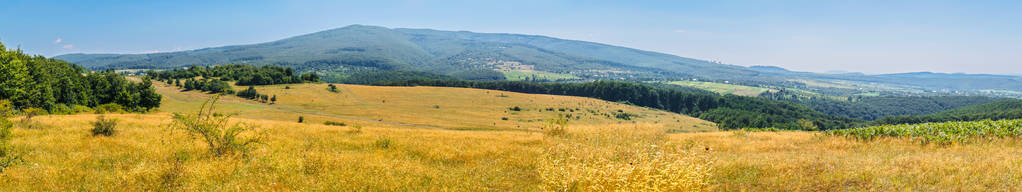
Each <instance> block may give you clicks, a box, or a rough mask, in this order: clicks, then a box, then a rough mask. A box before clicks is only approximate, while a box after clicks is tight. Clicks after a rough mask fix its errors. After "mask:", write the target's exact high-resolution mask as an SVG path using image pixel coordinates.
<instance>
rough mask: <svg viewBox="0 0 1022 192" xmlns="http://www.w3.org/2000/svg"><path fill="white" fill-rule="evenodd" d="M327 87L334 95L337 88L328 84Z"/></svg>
mask: <svg viewBox="0 0 1022 192" xmlns="http://www.w3.org/2000/svg"><path fill="white" fill-rule="evenodd" d="M328 86H330V92H334V93H337V86H336V85H334V84H330V85H328Z"/></svg>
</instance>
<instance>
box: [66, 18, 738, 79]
mask: <svg viewBox="0 0 1022 192" xmlns="http://www.w3.org/2000/svg"><path fill="white" fill-rule="evenodd" d="M56 58H58V59H62V60H66V61H69V62H72V63H76V64H79V65H82V66H85V67H87V68H91V69H105V68H118V69H122V68H176V67H185V66H191V65H197V66H207V65H218V64H228V63H243V64H255V65H282V66H291V67H295V68H297V69H299V70H307V71H320V72H339V73H353V72H364V71H378V70H421V71H430V72H435V73H440V74H458V72H465V71H469V72H472V71H484V72H492V71H493V70H501V71H543V72H551V73H561V74H572V75H577V76H580V77H586V78H612V77H617V76H621V77H629V78H634V77H637V76H638V77H687V76H702V77H711V76H720V75H736V74H742V75H755V73H756V72H754V71H751V70H747V69H744V68H743V67H738V66H730V65H721V64H716V63H711V62H707V61H702V60H697V59H690V58H683V57H678V56H673V55H668V54H662V53H656V52H649V51H642V50H637V49H630V48H624V47H618V46H611V45H605V44H599V43H591V42H583V41H573V40H563V39H556V38H550V37H544V36H534V35H517V34H490V33H472V32H464V31H460V32H453V31H437V30H428V29H402V28H397V29H389V28H384V27H376V26H365V25H352V26H347V27H342V28H337V29H332V30H327V31H321V32H317V33H312V34H307V35H301V36H296V37H291V38H287V39H283V40H278V41H273V42H267V43H259V44H252V45H239V46H226V47H216V48H206V49H199V50H191V51H182V52H169V53H152V54H124V55H116V54H69V55H61V56H57V57H56Z"/></svg>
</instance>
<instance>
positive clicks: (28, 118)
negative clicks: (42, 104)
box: [18, 107, 46, 129]
mask: <svg viewBox="0 0 1022 192" xmlns="http://www.w3.org/2000/svg"><path fill="white" fill-rule="evenodd" d="M22 113H24V114H25V117H23V118H22V119H21V121H20V122H18V125H19V126H21V127H22V128H26V129H40V128H42V127H43V126H42V125H40V124H39V123H37V122H35V121H32V118H34V117H35V116H36V115H45V114H46V110H43V109H40V108H34V107H30V108H25V109H22Z"/></svg>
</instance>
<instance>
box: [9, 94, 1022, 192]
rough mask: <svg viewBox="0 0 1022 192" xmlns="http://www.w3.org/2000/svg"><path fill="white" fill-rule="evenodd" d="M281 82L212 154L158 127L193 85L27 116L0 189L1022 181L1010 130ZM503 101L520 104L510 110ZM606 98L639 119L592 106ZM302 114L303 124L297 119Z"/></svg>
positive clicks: (197, 97)
mask: <svg viewBox="0 0 1022 192" xmlns="http://www.w3.org/2000/svg"><path fill="white" fill-rule="evenodd" d="M288 86H291V87H292V89H283V85H275V86H260V87H258V88H257V89H259V91H260V92H261V93H269V94H271V95H274V94H276V95H277V96H278V104H274V105H269V104H263V103H258V102H253V101H248V100H243V99H239V98H236V97H233V96H228V97H224V98H225V99H224V101H222V102H221V104H222V105H221V109H223V111H228V112H237V113H238V116H237V117H236V118H235V119H234V120H235V121H239V122H246V123H250V124H255V125H258V126H259V127H260V130H262V131H265V135H266V136H267V138H266V140H265V143H264V144H260V145H259V146H258V147H257V148H256V149H255V150H254V151H252V152H251V153H250V154H249V155H248V156H247V157H241V156H230V157H214V156H213V155H211V154H210V153H209V152H208V151H207V149H206V148H205V147H206V146H204V144H203V143H201V142H200V141H197V140H195V139H192V138H190V137H188V136H187V135H185V134H184V133H183V132H181V131H180V130H178V131H171V129H169V128H167V126H168V125H169V124H170V123H171V120H170V113H168V112H192V111H194V110H195V109H197V107H198V105H199V103H201V102H202V101H203V100H204V99H205V98H206V95H204V94H201V93H197V92H178V91H175V90H172V89H170V88H168V87H160V91H161V93H163V94H164V96H166V97H167V98H166V99H165V100H164V107H163V108H162V109H161V111H162V112H158V113H152V114H113V115H110V114H108V115H107V116H108V117H110V118H117V119H120V121H119V122H120V124H119V125H118V126H117V133H116V134H115V135H113V136H110V137H95V136H92V135H91V133H90V132H89V129H90V128H91V125H90V123H91V122H93V121H95V119H96V116H97V115H94V114H81V115H62V116H40V117H36V118H35V121H36V122H35V123H36V124H37V125H38V126H39V127H40V128H35V129H25V128H20V127H19V128H16V129H14V135H15V137H14V139H13V140H12V145H13V147H14V148H15V149H16V150H17V151H19V152H20V153H21V154H22V157H23V159H24V162H23V163H21V164H18V165H16V166H13V167H10V168H8V169H7V170H5V172H3V173H0V189H2V190H0V191H913V190H918V191H945V190H947V191H1018V190H1022V140H1017V139H995V140H985V141H982V142H974V143H969V144H964V145H951V146H939V145H920V144H918V143H915V142H912V141H909V140H904V139H879V140H874V141H868V142H866V141H856V140H853V139H846V138H843V137H834V136H823V135H818V134H814V133H809V132H741V131H740V132H703V131H711V130H714V129H713V124H712V123H709V122H706V121H702V120H699V119H695V118H691V117H686V116H682V115H677V114H670V113H666V112H662V111H657V110H649V109H645V108H640V107H634V106H627V105H622V104H617V103H612V102H604V101H599V100H592V99H586V98H577V97H562V96H549V95H530V94H517V93H508V92H498V91H488V90H477V89H460V88H437V87H372V86H352V85H341V86H340V88H341V92H340V93H332V92H329V91H327V90H326V85H325V84H303V85H288ZM239 89H240V88H239ZM500 95H504V96H500ZM383 100H386V102H383ZM434 106H439V108H437V107H434ZM513 106H519V107H520V108H523V110H522V111H509V110H507V108H508V107H513ZM576 107H577V108H578V110H576V112H574V113H573V112H571V111H570V110H569V111H566V112H560V111H559V110H557V109H559V108H566V109H569V108H570V109H574V108H576ZM546 108H554V111H547V110H545V109H546ZM618 109H621V110H622V111H625V112H628V113H633V114H639V117H638V118H636V119H634V120H631V121H626V120H621V119H616V118H614V117H613V116H610V117H607V116H605V115H604V114H608V113H614V112H616V111H617V110H618ZM590 110H592V111H594V112H595V113H593V112H590ZM559 114H573V116H574V117H580V118H578V119H574V118H573V119H572V120H570V121H569V123H568V126H566V127H565V129H564V131H563V133H558V134H552V132H550V131H547V130H548V129H547V130H544V129H541V128H544V127H550V125H549V124H547V123H546V122H547V121H546V120H548V119H552V118H555V117H557V116H558V115H559ZM299 115H302V116H305V117H306V123H297V122H296V121H297V117H298V116H299ZM501 117H509V120H506V121H505V120H500V118H501ZM19 118H20V117H19ZM380 119H383V120H382V121H381V120H380ZM530 120H531V121H530ZM323 121H340V122H345V123H346V124H348V126H328V125H323V124H322V122H323ZM355 125H358V126H357V127H361V128H356V126H355ZM674 132H682V133H674ZM548 133H549V134H548Z"/></svg>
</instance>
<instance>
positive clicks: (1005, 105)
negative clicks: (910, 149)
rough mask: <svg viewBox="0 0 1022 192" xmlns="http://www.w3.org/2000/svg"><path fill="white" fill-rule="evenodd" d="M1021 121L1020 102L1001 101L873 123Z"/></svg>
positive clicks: (884, 119)
mask: <svg viewBox="0 0 1022 192" xmlns="http://www.w3.org/2000/svg"><path fill="white" fill-rule="evenodd" d="M984 119H991V120H1001V119H1022V100H1015V99H1012V100H1003V101H997V102H992V103H986V104H980V105H973V106H967V107H961V108H958V109H953V110H948V111H942V112H939V113H934V114H930V115H902V116H891V117H885V118H882V119H879V120H876V121H875V122H873V124H876V125H894V124H916V123H930V122H948V121H976V120H984Z"/></svg>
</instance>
